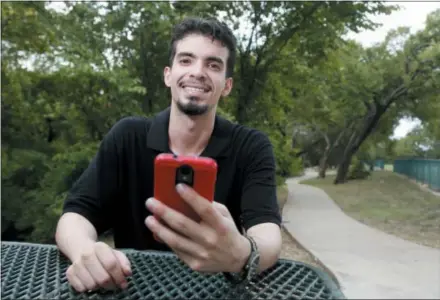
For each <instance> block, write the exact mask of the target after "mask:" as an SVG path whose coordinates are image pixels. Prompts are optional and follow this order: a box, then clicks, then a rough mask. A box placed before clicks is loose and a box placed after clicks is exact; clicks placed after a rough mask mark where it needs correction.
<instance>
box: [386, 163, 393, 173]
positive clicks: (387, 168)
mask: <svg viewBox="0 0 440 300" xmlns="http://www.w3.org/2000/svg"><path fill="white" fill-rule="evenodd" d="M384 170H385V171H391V172H392V171H393V170H394V166H393V165H392V164H386V165H385V166H384Z"/></svg>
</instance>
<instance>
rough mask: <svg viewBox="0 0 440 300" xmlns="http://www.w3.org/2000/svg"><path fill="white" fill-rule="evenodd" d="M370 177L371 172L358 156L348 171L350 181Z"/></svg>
mask: <svg viewBox="0 0 440 300" xmlns="http://www.w3.org/2000/svg"><path fill="white" fill-rule="evenodd" d="M368 176H370V172H369V171H368V170H367V169H366V167H365V163H364V162H363V161H362V160H360V159H359V158H357V157H356V156H355V157H353V159H352V161H351V164H350V167H349V169H348V179H349V180H354V179H365V178H367V177H368Z"/></svg>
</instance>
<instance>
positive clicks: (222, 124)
mask: <svg viewBox="0 0 440 300" xmlns="http://www.w3.org/2000/svg"><path fill="white" fill-rule="evenodd" d="M170 111H171V109H170V107H168V108H167V109H165V110H163V111H161V112H160V113H158V114H157V115H156V116H155V117H154V118H153V121H152V124H151V126H150V129H149V131H148V137H147V147H149V148H151V149H154V150H157V151H159V152H165V153H170V152H171V150H170V148H169V136H168V127H169V121H170ZM232 128H233V125H232V123H231V122H229V121H228V120H226V119H224V118H222V117H220V116H218V115H216V116H215V122H214V130H213V132H212V134H211V137H210V138H209V142H208V145H207V146H206V148H205V150H203V152H202V154H201V156H206V157H211V158H220V157H227V156H228V155H229V154H230V152H231V147H229V145H230V139H231V133H232Z"/></svg>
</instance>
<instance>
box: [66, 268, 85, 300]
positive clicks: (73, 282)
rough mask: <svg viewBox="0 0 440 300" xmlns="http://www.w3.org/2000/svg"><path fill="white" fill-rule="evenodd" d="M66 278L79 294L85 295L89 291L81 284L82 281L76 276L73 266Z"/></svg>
mask: <svg viewBox="0 0 440 300" xmlns="http://www.w3.org/2000/svg"><path fill="white" fill-rule="evenodd" d="M66 277H67V280H68V281H69V283H70V284H71V285H72V287H73V288H74V289H75V290H76V291H77V292H80V293H84V292H85V291H87V290H88V288H87V287H86V286H85V285H84V284H83V283H82V282H81V279H79V278H78V277H77V276H76V275H75V271H74V270H73V265H72V266H70V267H69V268H68V269H67V272H66Z"/></svg>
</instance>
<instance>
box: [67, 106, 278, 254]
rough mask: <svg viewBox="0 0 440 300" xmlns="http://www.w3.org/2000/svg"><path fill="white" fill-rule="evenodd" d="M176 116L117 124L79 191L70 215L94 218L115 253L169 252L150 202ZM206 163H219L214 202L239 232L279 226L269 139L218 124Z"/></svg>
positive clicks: (73, 195)
mask: <svg viewBox="0 0 440 300" xmlns="http://www.w3.org/2000/svg"><path fill="white" fill-rule="evenodd" d="M169 116H170V109H169V108H168V109H166V110H164V111H162V112H161V113H159V114H157V115H156V116H155V117H154V118H144V117H127V118H123V119H121V120H120V121H118V122H117V123H116V124H115V125H114V126H113V128H112V129H111V130H110V131H109V132H108V133H107V135H106V136H105V137H104V139H103V141H102V142H101V145H100V148H99V150H98V153H97V154H96V156H95V157H94V158H93V160H92V161H91V163H90V165H89V166H88V168H87V169H86V170H85V171H84V173H83V174H82V175H81V176H80V178H79V179H78V180H77V182H75V184H74V185H73V187H72V189H71V190H70V192H69V194H68V196H67V199H66V201H65V204H64V210H63V211H64V212H75V213H78V214H81V215H82V216H84V217H85V218H87V219H88V220H89V221H90V222H91V223H92V224H93V225H94V226H95V228H96V230H97V232H98V235H99V234H101V233H103V232H105V231H107V230H108V229H113V235H114V240H115V247H116V248H134V249H139V250H143V249H154V250H169V248H168V247H167V246H166V245H164V244H162V243H158V242H156V241H155V240H154V238H153V237H152V233H151V231H150V230H149V229H148V228H147V227H146V225H145V223H144V221H145V218H146V217H147V216H148V215H150V212H149V211H148V210H147V208H146V207H145V201H146V200H147V199H148V198H149V197H152V196H153V184H154V182H153V174H154V170H153V167H154V159H155V157H156V156H157V155H158V154H160V153H164V152H165V153H171V151H170V149H169V144H168V141H169V139H168V123H169ZM201 155H202V156H207V157H211V158H213V159H215V160H216V162H217V164H218V175H217V182H216V189H215V199H214V200H215V201H217V202H220V203H223V204H224V205H226V207H227V208H228V209H229V211H230V212H231V215H232V216H233V218H234V221H235V224H236V225H237V228H239V229H240V231H241V228H244V229H246V230H247V229H249V228H250V227H252V226H254V225H257V224H260V223H265V222H272V223H276V224H278V225H280V223H281V216H280V214H279V209H278V203H277V197H276V181H275V159H274V154H273V149H272V145H271V143H270V141H269V139H268V138H267V136H266V135H265V134H263V133H262V132H260V131H258V130H255V129H251V128H247V127H245V126H242V125H237V124H233V123H231V122H229V121H228V120H226V119H224V118H222V117H219V116H216V120H215V125H214V130H213V133H212V136H211V138H210V140H209V143H208V145H207V147H206V148H205V150H204V151H203V153H202V154H201Z"/></svg>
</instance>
